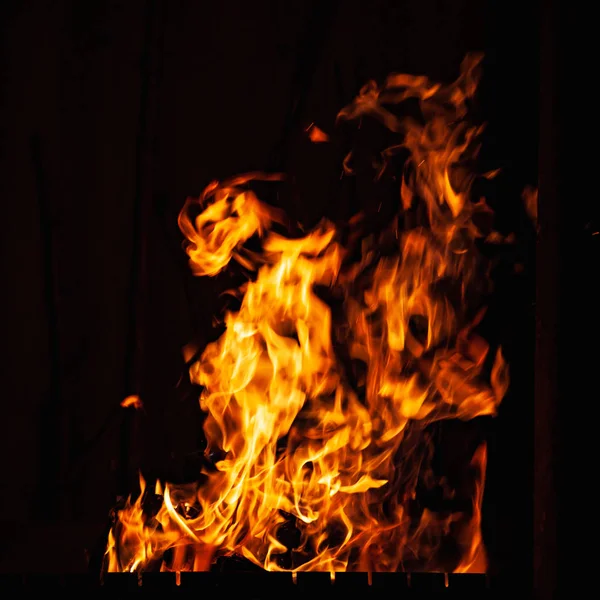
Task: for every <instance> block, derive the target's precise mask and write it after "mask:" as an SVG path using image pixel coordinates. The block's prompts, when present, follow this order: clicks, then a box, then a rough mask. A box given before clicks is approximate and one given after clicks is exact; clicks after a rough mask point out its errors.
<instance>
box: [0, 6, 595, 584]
mask: <svg viewBox="0 0 600 600" xmlns="http://www.w3.org/2000/svg"><path fill="white" fill-rule="evenodd" d="M509 5H510V3H501V2H492V1H491V0H488V1H487V2H481V1H479V0H455V1H453V2H447V1H442V0H419V1H411V2H392V1H390V0H387V1H386V0H374V1H370V2H367V1H363V2H361V1H358V0H352V1H347V2H338V3H336V2H323V1H316V2H309V1H300V0H289V1H286V2H275V1H272V2H267V1H261V2H255V3H248V2H213V3H207V2H191V1H188V2H185V1H179V0H173V1H170V2H167V1H166V0H153V1H152V0H146V1H144V0H130V1H124V0H121V1H118V0H114V1H108V0H106V1H98V0H89V1H86V2H76V1H66V0H63V1H54V2H53V1H47V2H43V1H37V2H36V1H31V2H15V1H12V2H11V1H8V2H4V3H2V8H1V9H0V14H1V27H2V32H1V43H2V54H1V71H0V77H1V79H0V90H1V102H2V104H1V113H0V119H1V121H0V126H1V129H0V153H1V154H0V156H1V165H2V171H1V184H0V186H1V187H0V191H1V198H2V208H3V215H2V216H3V219H2V238H1V239H2V253H1V257H2V273H1V275H0V277H1V281H2V288H3V292H2V299H3V301H4V304H5V309H4V310H3V316H4V317H5V318H4V319H3V325H2V329H3V331H2V338H3V339H2V342H3V349H4V353H3V354H4V357H3V361H2V373H3V375H2V394H3V403H2V408H3V413H2V419H3V433H2V436H0V440H1V446H0V456H2V473H1V477H0V486H1V487H0V502H1V505H0V511H1V513H0V514H1V517H0V519H1V520H2V524H1V526H2V530H3V536H2V539H3V542H2V547H1V549H0V567H1V569H2V570H3V571H11V570H12V571H15V570H16V571H28V570H33V571H39V570H48V571H56V570H67V571H73V570H78V569H85V568H86V551H88V552H89V551H91V549H92V547H93V545H94V544H96V543H97V541H98V538H99V536H101V535H102V531H103V528H104V527H105V525H106V519H107V515H108V512H109V510H110V508H111V507H112V506H113V505H114V503H115V500H116V497H117V496H118V495H120V494H123V493H125V492H127V491H128V488H129V486H130V484H131V481H132V479H134V478H135V473H136V471H137V469H138V468H139V467H142V469H143V470H144V471H145V472H150V473H154V474H159V475H161V476H168V477H172V478H177V477H178V476H179V477H180V476H185V473H184V472H183V471H185V468H186V467H185V465H186V461H187V460H188V458H189V457H190V456H193V455H194V453H195V452H197V449H198V448H197V446H198V424H199V417H198V414H197V413H198V407H197V403H196V399H195V398H193V397H192V396H190V395H188V394H186V393H185V390H184V389H183V388H184V387H185V386H183V387H182V386H181V385H179V386H178V382H179V381H180V378H181V375H182V373H183V372H184V366H183V361H182V356H181V348H182V347H183V346H184V345H185V344H186V343H188V342H189V341H190V340H191V339H196V340H198V341H199V342H200V343H206V341H208V340H209V339H211V337H213V336H214V331H213V329H212V326H211V320H212V316H213V315H214V314H216V313H217V312H218V311H219V309H220V307H221V306H222V302H221V300H219V298H218V293H219V292H220V291H222V289H224V282H223V281H222V280H219V279H215V280H204V279H202V280H198V279H194V278H193V277H192V276H191V274H190V273H189V270H188V267H187V264H186V257H185V254H184V253H183V251H182V250H181V236H180V233H179V231H178V228H177V223H176V217H177V213H178V212H179V210H180V208H181V206H182V204H183V202H184V200H185V198H186V197H187V196H188V195H197V194H199V193H200V191H201V190H202V189H203V188H204V186H205V185H206V184H207V183H208V182H209V181H211V180H212V179H215V178H223V177H227V176H229V175H232V174H237V173H240V172H244V171H248V170H254V169H257V170H274V169H280V170H284V171H286V172H288V173H291V174H293V175H294V177H295V181H296V182H297V185H298V189H299V194H298V195H297V196H294V198H295V199H294V200H293V201H290V203H289V206H287V207H286V209H287V210H288V212H289V213H290V214H291V215H292V216H293V217H294V218H296V219H299V220H301V221H303V222H304V223H305V224H307V225H310V224H312V223H314V222H316V221H317V220H318V219H319V218H320V217H321V216H323V215H327V216H331V217H333V218H335V219H340V220H342V219H344V218H347V217H348V216H350V215H351V214H353V213H354V212H355V211H357V210H360V209H364V210H367V211H369V210H371V209H372V207H370V205H369V203H370V197H369V194H368V193H367V192H368V186H365V187H361V185H362V184H361V183H360V181H358V182H357V183H356V184H355V187H354V190H353V193H352V194H350V196H349V195H348V194H347V193H344V194H342V193H339V158H340V156H339V155H338V153H337V152H336V149H335V146H334V145H318V146H317V145H312V144H310V143H308V142H307V141H306V139H305V136H303V134H302V130H303V128H304V127H305V126H306V125H308V124H309V123H311V122H315V123H316V124H318V125H319V126H320V127H321V128H322V129H323V130H325V131H331V130H332V129H333V122H334V119H335V115H336V113H337V111H338V110H339V108H340V107H342V106H343V105H344V104H346V103H347V102H349V101H350V100H351V99H352V98H353V97H354V95H355V94H356V93H357V92H358V90H359V88H360V87H361V85H362V84H363V83H365V82H366V81H367V80H368V79H370V78H376V79H379V80H381V78H383V77H384V76H385V75H386V74H388V73H389V72H392V71H396V72H409V73H415V74H426V75H428V76H430V77H431V78H433V79H439V80H442V81H446V82H450V81H452V80H453V79H454V78H455V77H456V76H457V74H458V69H459V65H460V62H461V60H462V58H463V57H464V55H465V54H466V53H467V52H468V51H473V50H476V51H483V52H484V53H485V60H484V77H483V81H482V85H481V88H480V94H479V108H478V110H479V114H478V116H480V117H481V118H482V119H483V120H485V121H487V122H488V127H487V130H486V133H485V136H484V149H483V151H482V160H483V161H485V164H489V166H490V168H492V167H496V166H498V167H501V168H502V169H503V174H502V175H501V176H500V177H499V179H498V180H497V186H496V187H495V191H494V192H493V197H492V198H491V199H490V200H491V201H492V203H493V204H494V206H495V207H496V208H497V211H498V219H499V221H498V223H499V228H500V229H501V230H502V231H504V232H506V233H508V232H510V231H514V232H515V233H516V235H517V239H518V240H519V242H518V245H517V250H516V253H517V256H516V258H517V259H518V260H519V262H521V263H523V264H524V265H525V269H524V271H523V272H521V273H520V274H515V273H513V272H511V273H510V274H507V273H505V274H504V276H503V278H502V281H501V284H502V285H501V286H500V288H499V290H498V294H497V296H496V301H495V303H496V305H497V306H496V309H497V310H496V311H495V313H496V314H497V317H496V319H497V320H496V322H495V326H494V330H495V335H497V336H498V340H497V341H499V342H501V343H503V345H504V346H505V348H506V355H507V358H508V360H509V362H510V363H511V366H512V387H511V391H510V392H509V395H508V396H507V398H506V399H505V401H504V403H503V405H502V410H501V414H500V416H499V417H498V418H497V419H496V421H495V423H494V425H493V426H490V440H491V441H490V463H489V478H488V479H489V480H488V493H487V495H486V507H485V512H484V518H485V519H486V520H485V533H486V539H487V541H488V546H489V548H490V552H491V558H492V564H493V565H494V568H495V569H496V570H499V571H507V570H512V571H513V572H523V573H528V572H529V571H530V570H531V564H532V558H533V552H534V548H537V547H539V544H540V542H539V539H542V538H543V537H544V535H547V536H550V537H549V538H548V539H553V537H552V536H553V535H554V533H553V532H554V526H553V525H551V526H546V529H545V531H546V533H545V534H541V538H539V539H538V538H537V537H536V543H535V544H534V543H533V539H534V538H533V536H534V530H535V531H536V532H537V531H538V530H539V527H537V526H538V525H539V523H538V521H536V519H537V518H538V517H537V516H536V515H539V514H541V513H540V508H539V506H537V505H536V506H534V503H533V501H532V498H533V497H534V493H533V488H534V485H535V486H536V490H538V489H543V490H545V491H546V492H548V490H550V492H551V493H553V491H554V486H555V481H554V478H553V475H552V472H553V467H554V463H553V462H552V461H553V460H554V458H553V457H554V454H555V443H556V439H557V438H556V434H555V430H554V429H553V427H554V424H555V422H556V421H557V417H556V412H555V409H556V406H557V404H556V394H557V393H558V392H557V390H558V388H557V387H556V381H557V379H558V378H559V375H557V373H556V372H555V370H554V369H553V367H552V365H555V364H556V360H557V356H558V355H557V352H556V341H557V340H556V335H557V333H556V331H557V330H556V326H557V320H556V319H557V310H558V308H557V306H558V303H557V298H558V277H559V273H562V272H563V271H565V269H567V267H566V266H565V263H564V262H563V263H559V261H558V257H559V240H564V239H566V238H565V236H563V237H560V236H558V234H557V231H558V229H560V228H561V227H562V228H563V229H567V228H568V232H567V235H569V234H572V235H573V237H574V239H575V240H577V242H576V243H579V244H580V245H581V246H582V248H580V249H578V250H576V249H574V248H573V246H572V245H570V246H569V248H570V251H572V252H575V251H583V250H585V251H586V252H588V253H590V252H596V253H597V247H598V244H597V240H598V237H600V236H592V233H593V231H594V229H595V227H596V226H597V223H595V222H594V220H593V217H590V216H587V217H586V215H585V208H584V210H583V214H582V213H581V212H579V213H578V215H577V217H576V218H574V219H573V220H572V222H571V221H569V222H568V223H566V222H565V221H561V220H560V219H559V218H558V213H559V210H558V208H557V207H558V204H557V203H558V197H559V191H560V189H561V188H560V186H559V185H558V183H559V180H558V175H557V164H559V160H558V152H557V149H556V148H557V135H558V134H557V133H556V130H555V128H554V124H555V121H556V113H557V108H556V103H555V102H554V97H555V90H556V87H557V83H556V73H557V69H558V65H559V64H562V63H561V62H560V59H559V58H557V56H556V52H555V51H554V33H553V31H554V24H555V23H556V22H557V21H559V20H560V19H559V18H557V17H553V16H552V14H553V13H552V11H550V10H549V4H546V3H540V4H539V5H538V3H536V2H531V3H522V4H518V5H517V4H515V5H514V6H509ZM553 20H554V21H553ZM540 65H541V67H540ZM540 74H541V75H540ZM540 122H541V123H542V127H541V128H540ZM538 170H539V172H540V173H541V174H543V176H544V177H545V180H544V181H545V183H544V184H543V185H542V182H540V186H541V193H542V197H541V198H542V200H541V203H540V224H541V226H542V230H541V234H540V237H542V239H541V240H540V239H538V249H539V248H540V244H541V245H542V246H543V252H544V255H543V258H542V259H541V258H540V252H539V251H538V256H537V260H538V271H539V266H540V264H541V265H542V267H543V269H544V272H545V273H546V275H545V276H544V277H542V279H541V281H542V283H541V284H540V282H539V278H538V290H537V294H538V297H537V321H536V290H535V282H536V278H535V276H534V270H535V261H536V256H535V252H534V248H535V234H534V232H533V229H532V225H531V223H530V221H529V220H528V219H527V216H526V215H525V213H524V210H523V207H522V204H521V200H520V192H521V190H522V188H523V187H524V186H525V185H526V184H533V185H537V183H538ZM544 193H545V194H546V197H547V202H546V208H544V203H543V198H544ZM563 206H564V205H561V207H563ZM544 211H545V212H544ZM542 234H545V235H542ZM561 243H562V242H561ZM564 247H566V244H564V245H563V246H561V248H564ZM561 256H562V255H561ZM596 256H597V254H596ZM569 273H570V275H572V272H571V271H570V272H569ZM540 285H544V286H546V287H545V288H544V289H543V290H541V292H540V287H539V286H540ZM540 293H541V294H542V297H543V300H542V301H543V302H545V304H544V305H543V306H542V308H540ZM500 309H502V310H500ZM544 311H545V312H544ZM536 322H537V340H538V353H537V358H536V355H535V343H536ZM540 339H541V341H540ZM540 345H541V346H542V348H543V350H544V351H542V352H540ZM534 359H535V360H536V361H537V362H536V363H535V368H534ZM540 361H541V362H540ZM553 361H554V362H553ZM540 369H541V370H542V371H543V373H541V371H540ZM540 373H541V374H540ZM534 374H537V375H538V380H539V379H541V380H542V381H541V383H540V381H537V382H536V381H535V380H534V379H535V378H534ZM534 384H535V386H536V387H535V399H536V400H535V403H534ZM544 385H545V386H546V388H545V389H546V391H547V390H551V391H550V393H549V394H548V393H547V394H545V395H544V399H543V400H540V390H542V391H543V388H544ZM540 386H541V387H540ZM553 386H554V387H553ZM552 390H554V391H552ZM132 393H139V394H140V395H141V397H142V398H143V401H144V405H145V410H144V411H143V412H138V413H134V412H133V411H131V410H129V411H125V410H124V409H122V408H120V407H119V402H120V401H121V400H122V399H123V398H124V397H125V396H126V395H128V394H132ZM540 402H542V404H540ZM543 403H546V404H547V407H548V408H547V409H546V408H544V409H543V410H544V411H545V412H544V414H546V415H547V418H544V419H542V421H544V422H543V423H541V424H540V419H539V416H540V412H539V411H540V407H543V406H545V405H544V404H543ZM534 407H535V410H536V418H535V419H534ZM546 421H548V422H549V425H547V424H546ZM540 436H541V437H540ZM534 443H535V444H536V445H537V444H538V443H539V444H542V445H544V446H543V451H542V454H543V456H544V457H545V459H547V461H546V462H545V463H544V461H543V460H542V463H541V464H542V466H541V467H540V463H539V462H537V463H536V465H537V467H540V468H541V471H540V470H539V468H538V469H537V471H536V470H535V469H534V466H533V465H534V459H535V456H536V454H535V453H534V452H533V448H534ZM536 460H537V459H536ZM540 472H542V473H544V474H548V475H547V477H546V475H544V476H543V477H542V479H543V480H541V479H539V477H538V479H535V478H534V474H536V473H537V474H538V475H539V473H540ZM539 486H541V488H540V487H539ZM543 495H544V499H543V502H548V503H549V504H548V506H545V507H544V510H546V513H545V515H546V518H548V514H549V515H550V517H549V518H550V519H552V515H553V514H554V510H555V502H554V500H553V499H552V498H548V495H547V493H546V494H543ZM538 496H539V494H538ZM540 501H542V500H540ZM534 508H535V515H534ZM547 511H549V512H547ZM542 512H543V511H542ZM542 542H544V540H543V539H542ZM84 549H86V550H84ZM39 556H43V559H41V560H40V559H39V558H38V557H39Z"/></svg>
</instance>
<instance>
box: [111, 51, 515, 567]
mask: <svg viewBox="0 0 600 600" xmlns="http://www.w3.org/2000/svg"><path fill="white" fill-rule="evenodd" d="M479 63H480V57H478V56H470V57H467V59H466V60H465V61H464V63H463V68H462V72H461V75H460V77H459V78H458V79H457V81H455V82H454V83H453V84H451V85H448V86H443V85H440V84H437V83H432V82H430V81H429V80H428V79H427V78H425V77H414V76H409V75H392V76H390V77H389V78H388V80H387V81H386V82H385V84H384V85H383V86H382V87H378V86H377V85H376V84H375V83H369V84H368V85H366V86H365V87H364V88H363V89H362V90H361V92H360V95H359V96H358V97H357V98H356V99H355V100H354V102H353V103H352V104H350V105H349V106H347V107H346V108H344V109H343V110H342V111H341V112H340V113H339V120H345V121H350V120H360V119H363V118H368V117H374V118H376V119H377V120H379V121H380V122H381V123H382V124H383V125H384V126H385V127H387V128H388V129H389V130H390V131H391V132H394V133H395V134H397V135H398V137H399V139H400V141H399V142H398V144H397V145H394V146H392V147H390V148H388V149H386V150H385V151H384V152H383V153H382V155H381V157H380V162H379V164H378V170H379V176H382V175H383V174H384V173H385V172H386V170H389V169H392V168H393V167H392V162H391V161H392V158H393V156H394V154H396V153H398V152H400V151H402V152H404V153H406V154H407V155H408V158H407V160H406V161H404V164H403V172H402V174H401V185H400V196H401V204H402V211H401V213H400V214H399V216H398V218H397V219H396V220H395V221H394V222H393V223H392V224H391V226H390V229H389V230H388V231H384V232H382V233H380V235H379V236H374V235H371V236H369V237H365V238H364V239H361V238H360V233H358V231H359V229H360V218H355V219H353V220H352V222H351V223H350V224H349V225H348V229H349V231H350V233H349V234H348V229H347V230H346V231H345V232H344V235H343V234H342V232H341V231H340V230H339V228H336V227H335V226H334V225H333V224H332V223H330V222H328V221H323V222H322V223H321V224H320V225H319V227H317V228H316V229H315V230H313V231H312V232H310V233H309V234H308V235H306V236H305V237H303V238H300V239H290V238H289V237H284V236H282V235H280V234H278V233H275V231H274V225H275V226H277V224H282V223H284V222H285V218H284V215H282V214H281V213H280V212H279V211H277V210H276V209H274V208H272V207H270V206H268V205H266V204H264V203H262V202H261V201H260V200H259V199H258V198H257V197H256V195H255V194H254V193H253V192H252V191H251V190H250V184H251V182H252V181H253V180H255V179H263V180H264V179H271V180H274V179H277V178H278V177H277V176H267V175H260V174H251V175H247V176H241V177H238V178H237V179H234V180H231V181H228V182H224V183H212V184H211V185H209V186H208V188H207V189H206V190H205V191H204V193H203V194H202V196H201V197H200V198H199V199H189V200H188V202H187V203H186V205H185V207H184V209H183V210H182V212H181V214H180V218H179V225H180V228H181V230H182V231H183V233H184V235H185V237H186V238H187V240H188V243H187V253H188V255H189V258H190V265H191V268H192V270H193V272H194V273H195V274H196V275H209V276H214V275H216V274H217V273H219V272H220V271H222V270H223V269H225V268H226V267H227V266H228V264H229V263H230V261H231V260H232V259H234V260H235V261H237V262H238V263H240V264H241V265H243V266H244V267H245V268H246V269H249V270H251V271H252V272H253V273H254V274H255V275H254V277H253V278H252V280H251V281H249V282H248V283H247V284H245V285H244V287H243V288H242V289H241V290H239V291H240V298H241V304H240V308H239V310H238V311H237V312H229V313H227V314H226V316H225V326H226V328H225V332H224V333H223V335H222V336H221V337H220V338H219V339H218V340H217V341H216V342H214V343H211V344H209V345H208V346H207V347H206V349H205V350H204V352H203V354H202V356H201V358H200V359H199V360H198V361H197V362H195V363H194V364H193V365H192V366H191V368H190V377H191V380H192V381H193V382H195V383H197V384H199V385H201V386H202V387H203V392H202V395H201V398H200V406H201V409H202V410H203V411H205V412H206V415H207V416H206V420H205V423H204V433H205V436H206V439H207V442H208V448H207V451H206V455H207V457H214V456H218V457H219V459H218V460H217V461H216V462H215V463H214V469H212V470H210V471H207V472H206V473H204V474H203V481H202V482H201V483H198V484H197V485H185V486H183V485H179V486H176V485H170V484H167V485H166V486H165V487H164V490H163V489H162V487H161V485H160V484H158V483H157V487H156V489H155V490H154V493H155V494H157V495H158V496H159V498H160V499H161V504H160V508H158V510H157V511H156V509H155V510H154V512H153V513H150V512H149V511H148V510H146V509H145V507H144V503H143V499H144V497H146V496H147V495H148V491H147V490H146V491H145V492H144V490H145V484H144V481H143V480H142V481H141V484H142V494H141V495H140V497H139V498H138V499H137V500H135V501H133V500H130V501H128V503H127V504H126V506H125V507H124V508H123V509H121V510H120V511H119V512H118V518H117V520H116V523H115V525H114V527H113V529H112V531H111V533H110V537H109V543H108V549H107V560H108V569H109V570H111V571H133V570H143V569H156V568H160V569H162V570H176V571H178V570H203V569H208V568H210V565H211V563H212V561H213V560H214V559H215V557H216V556H219V555H227V554H237V555H240V556H243V557H245V558H246V559H248V560H250V561H252V562H253V563H255V564H257V565H259V566H261V567H264V568H265V569H269V570H281V569H284V568H285V569H292V570H294V571H296V570H323V571H331V572H335V571H344V570H363V571H372V570H375V571H395V570H399V569H404V568H407V565H408V566H409V567H410V568H420V569H422V570H445V571H448V570H452V571H460V572H465V571H470V570H477V571H484V570H485V568H486V559H485V551H484V547H483V543H482V537H481V531H480V522H481V514H480V509H481V500H482V496H483V487H484V479H485V468H486V448H485V445H481V446H479V448H478V449H477V450H476V452H475V454H474V455H473V457H472V459H471V463H470V465H465V469H466V470H470V472H471V473H472V479H473V485H472V489H471V490H470V501H469V502H468V503H467V504H468V505H467V506H465V505H462V506H460V508H459V509H452V510H451V509H448V508H445V509H440V510H434V509H432V508H427V507H425V506H423V505H419V503H418V502H417V501H416V497H417V486H418V485H423V482H426V484H427V485H429V486H430V487H434V486H436V485H437V487H438V489H440V490H442V491H443V495H444V497H445V498H452V497H453V495H454V494H455V490H453V489H451V487H450V485H449V484H448V482H447V481H443V480H442V481H440V480H438V481H436V475H435V474H434V469H433V468H432V467H431V457H432V454H433V450H432V441H431V435H430V431H431V427H430V426H431V424H432V423H433V422H435V421H439V420H442V419H461V420H467V419H473V418H474V417H478V416H481V415H494V414H495V413H496V411H497V408H498V405H499V403H500V402H501V400H502V398H503V396H504V394H505V392H506V389H507V386H508V369H507V367H506V365H505V363H504V361H503V358H502V354H501V352H500V350H499V349H498V350H497V351H495V352H490V351H489V346H488V343H487V342H486V341H485V340H484V339H483V338H482V337H480V336H478V335H477V333H475V329H476V327H477V325H478V324H479V322H480V321H481V319H482V318H483V313H484V311H483V310H481V309H480V306H479V303H480V298H481V295H482V288H483V289H484V290H485V289H486V284H487V277H488V272H487V264H486V262H485V261H484V260H483V258H482V257H481V255H480V254H479V252H478V250H477V247H476V243H475V242H476V240H477V241H478V242H483V241H484V240H486V239H487V238H488V237H490V231H483V229H482V226H481V225H478V224H477V223H479V222H480V221H481V222H487V223H489V217H490V216H491V210H490V209H489V208H488V207H487V206H486V204H485V202H484V201H483V200H478V201H473V200H472V199H471V186H472V182H473V181H474V179H475V174H473V173H471V172H469V170H468V166H469V165H472V164H473V160H474V159H475V157H476V154H477V149H478V148H477V136H478V134H479V133H480V131H481V128H480V127H475V126H472V125H470V124H469V123H468V122H467V120H466V116H467V102H468V101H469V99H470V98H471V97H472V96H473V94H474V93H475V89H476V84H477V67H478V65H479ZM408 98H414V99H416V101H418V103H419V105H420V110H421V114H422V117H423V119H422V121H421V120H416V119H413V118H408V117H399V116H397V114H396V112H397V111H396V112H394V110H393V109H394V108H395V106H396V105H398V104H399V103H400V102H402V101H404V100H406V99H408ZM310 132H311V133H310V137H311V139H312V140H313V141H318V142H326V141H327V139H328V138H327V136H325V134H323V133H322V132H321V131H320V130H318V129H317V128H316V127H312V128H311V129H310ZM352 162H353V157H352V155H348V156H347V157H346V159H345V161H344V169H345V171H346V172H351V171H352ZM487 175H488V176H491V175H492V174H487ZM195 207H196V208H199V209H200V210H201V212H200V214H199V215H198V216H194V217H192V213H193V209H194V208H195ZM194 214H197V212H196V213H194ZM411 215H412V216H411ZM415 215H420V216H419V217H418V218H417V217H416V216H415ZM409 217H410V218H409ZM410 223H412V225H410ZM414 223H418V226H416V225H414ZM275 228H276V227H275ZM491 237H492V238H493V236H491ZM251 238H253V239H256V238H258V239H259V240H260V242H261V251H260V252H258V253H257V252H256V251H255V250H254V251H250V250H248V249H247V248H246V247H245V245H244V244H245V242H247V241H248V240H250V239H251ZM490 239H491V238H490ZM342 240H344V243H342ZM357 240H358V242H359V243H360V248H361V252H360V253H359V256H358V257H357V256H356V255H357V253H356V252H354V251H352V252H351V250H350V247H351V246H356V243H357ZM390 240H391V247H392V248H393V251H386V252H385V253H384V252H383V251H382V248H383V247H384V246H385V247H386V248H389V247H390ZM384 241H385V243H384ZM325 289H326V290H327V295H328V298H331V299H335V306H336V309H335V311H332V309H331V308H330V306H331V305H332V302H329V301H328V302H326V301H325V300H324V299H323V295H324V294H323V293H321V291H320V290H325ZM473 297H476V298H478V300H476V301H475V303H474V304H475V306H473V305H472V304H473V300H472V298H473ZM488 354H489V356H488ZM438 479H439V478H438ZM445 506H452V504H451V503H450V504H447V505H445ZM448 539H450V540H452V543H453V548H454V553H455V557H454V558H453V559H452V561H451V563H449V562H448V558H447V557H446V558H442V557H441V555H442V554H443V552H442V551H441V550H442V547H443V546H444V544H445V543H446V542H447V540H448Z"/></svg>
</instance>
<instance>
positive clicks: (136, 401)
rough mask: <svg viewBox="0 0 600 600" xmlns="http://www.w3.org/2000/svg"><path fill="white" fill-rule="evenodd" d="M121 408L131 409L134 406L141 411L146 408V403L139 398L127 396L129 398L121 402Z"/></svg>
mask: <svg viewBox="0 0 600 600" xmlns="http://www.w3.org/2000/svg"><path fill="white" fill-rule="evenodd" d="M121 406H122V407H123V408H129V407H130V406H132V407H133V408H135V409H136V410H141V409H142V408H144V403H143V402H142V399H141V398H140V397H139V396H127V398H125V399H124V400H122V401H121Z"/></svg>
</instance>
